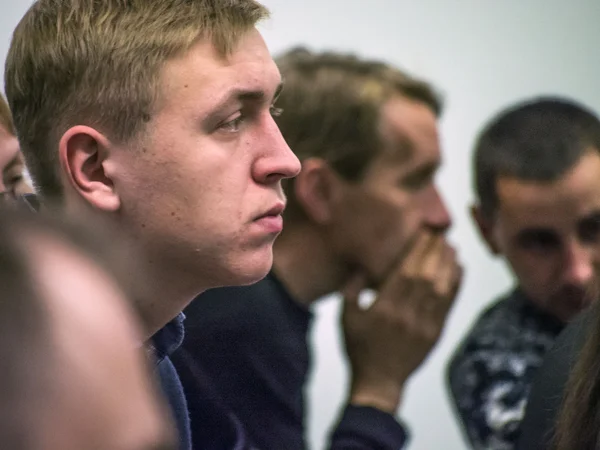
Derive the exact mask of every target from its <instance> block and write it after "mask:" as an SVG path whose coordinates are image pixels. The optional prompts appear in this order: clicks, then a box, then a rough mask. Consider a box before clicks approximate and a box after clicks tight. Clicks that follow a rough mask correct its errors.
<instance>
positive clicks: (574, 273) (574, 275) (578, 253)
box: [564, 242, 594, 287]
mask: <svg viewBox="0 0 600 450" xmlns="http://www.w3.org/2000/svg"><path fill="white" fill-rule="evenodd" d="M566 252H567V254H566V258H565V272H564V278H565V282H566V283H569V284H572V285H575V286H582V287H583V286H585V285H587V284H588V283H589V281H590V280H591V279H592V277H593V275H594V270H593V264H592V263H593V261H592V255H591V252H590V250H589V249H588V248H586V247H585V246H584V245H581V243H580V242H571V243H570V244H569V246H568V248H567V249H566Z"/></svg>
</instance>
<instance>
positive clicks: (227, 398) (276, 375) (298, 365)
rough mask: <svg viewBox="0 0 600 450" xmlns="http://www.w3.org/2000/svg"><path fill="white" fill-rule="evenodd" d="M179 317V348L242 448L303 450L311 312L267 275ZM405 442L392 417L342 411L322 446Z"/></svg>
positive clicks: (202, 299)
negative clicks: (242, 439) (234, 425)
mask: <svg viewBox="0 0 600 450" xmlns="http://www.w3.org/2000/svg"><path fill="white" fill-rule="evenodd" d="M185 315H186V321H185V325H186V339H185V341H184V343H183V345H182V347H183V348H184V350H185V352H186V354H187V355H188V356H189V357H190V358H191V359H193V361H194V363H195V364H197V365H198V367H199V369H200V370H201V372H202V373H203V374H205V375H206V376H207V377H208V378H209V379H210V380H211V382H212V384H213V386H214V388H215V391H216V393H217V394H218V396H219V397H220V400H221V401H222V403H223V404H224V405H225V407H226V408H227V409H228V411H230V413H231V415H232V416H233V417H236V418H237V419H239V422H240V423H241V424H243V429H244V433H245V434H246V436H247V440H248V442H252V444H253V445H254V446H255V447H256V448H257V449H260V450H281V449H285V450H305V449H306V448H307V445H306V441H305V426H304V424H305V404H304V389H305V384H306V381H307V376H308V372H309V368H310V353H309V350H308V342H307V339H308V333H309V329H310V325H311V322H312V313H311V312H310V311H309V310H308V309H307V308H305V307H303V306H301V305H300V304H298V303H297V302H296V301H294V300H293V299H292V298H291V297H290V295H289V294H288V293H287V291H286V290H285V289H284V287H283V285H282V284H281V283H280V282H279V281H278V280H277V279H276V278H275V277H274V276H273V275H269V276H267V278H265V279H264V280H262V281H261V282H259V283H257V284H255V285H252V286H244V287H233V288H220V289H213V290H210V291H207V292H205V293H204V294H202V295H201V296H199V297H198V298H197V299H195V300H194V302H192V304H191V305H190V306H189V307H188V308H187V309H186V311H185ZM174 362H176V365H177V363H182V362H181V361H174ZM178 371H179V367H178ZM181 372H183V371H180V373H181ZM187 375H188V376H189V377H191V378H188V377H184V376H182V383H183V384H184V389H186V391H187V392H186V395H187V396H188V398H189V396H190V395H191V396H194V393H193V390H195V389H197V388H196V387H195V385H196V380H195V377H194V376H193V374H192V373H187ZM188 401H189V402H191V400H188ZM192 407H193V405H192ZM194 417H199V415H198V414H192V415H191V420H192V437H193V438H194V440H196V438H195V436H194V435H195V434H198V433H202V430H201V428H203V427H204V424H203V423H202V421H201V420H194ZM405 438H406V433H405V431H404V428H403V426H402V425H401V424H400V423H399V422H397V421H396V420H395V419H394V417H393V416H391V415H389V414H386V413H383V412H382V411H379V410H376V409H373V408H358V407H353V406H349V407H347V408H346V409H345V411H344V413H343V414H342V417H341V419H340V421H339V423H338V426H337V428H336V430H335V432H334V433H333V434H332V439H331V444H330V445H331V447H330V448H331V449H335V450H342V449H343V450H352V449H357V450H358V449H373V450H379V449H381V450H388V449H389V450H399V449H401V448H402V446H403V443H404V441H405ZM225 448H228V447H225Z"/></svg>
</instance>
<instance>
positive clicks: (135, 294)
mask: <svg viewBox="0 0 600 450" xmlns="http://www.w3.org/2000/svg"><path fill="white" fill-rule="evenodd" d="M65 211H66V212H67V214H70V215H72V216H74V217H76V218H77V219H78V220H81V221H83V223H84V224H86V225H88V226H90V227H91V228H92V229H98V230H102V229H104V231H105V232H106V231H108V233H106V237H109V238H117V239H119V240H120V242H119V245H118V248H119V251H118V253H119V256H120V258H121V259H125V260H126V262H125V264H124V265H123V269H124V270H123V271H129V270H130V269H131V270H133V272H132V273H128V274H125V275H122V274H121V275H120V276H118V278H119V280H118V281H120V282H121V283H123V284H124V285H125V287H126V288H129V289H127V293H128V294H129V297H130V301H131V306H132V307H133V309H134V311H135V312H136V313H137V315H138V317H139V320H140V323H141V325H142V331H143V339H144V341H146V340H148V339H150V338H151V337H152V336H153V335H154V334H155V333H156V332H157V331H159V330H160V329H161V328H163V327H164V326H165V325H166V324H168V323H169V322H170V321H171V320H173V319H174V318H175V317H177V315H178V314H179V313H181V312H182V311H183V309H185V308H186V307H187V305H189V304H190V303H191V301H192V300H193V299H194V298H195V297H196V296H197V295H199V294H200V293H202V292H203V291H205V290H206V289H208V287H211V286H210V284H209V283H203V282H202V280H200V279H199V278H200V277H198V274H184V273H182V271H181V270H180V268H179V267H176V266H175V265H169V264H166V263H165V262H164V261H163V258H161V257H160V256H156V255H154V256H152V255H150V254H148V253H147V252H146V251H145V249H144V248H143V247H142V246H141V245H140V243H139V242H138V241H137V239H136V237H135V236H131V235H129V233H128V232H127V230H126V229H124V228H123V227H122V226H121V224H119V223H117V222H114V221H112V220H111V218H109V217H107V216H106V215H103V214H98V213H97V212H96V211H95V210H93V209H90V208H89V207H87V206H86V205H84V206H82V205H81V204H80V203H77V202H75V201H72V200H71V201H70V202H68V203H67V204H66V209H65ZM204 286H206V287H204Z"/></svg>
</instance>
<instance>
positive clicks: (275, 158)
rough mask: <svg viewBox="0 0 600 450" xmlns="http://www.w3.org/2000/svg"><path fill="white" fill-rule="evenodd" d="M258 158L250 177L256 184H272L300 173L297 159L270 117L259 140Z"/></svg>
mask: <svg viewBox="0 0 600 450" xmlns="http://www.w3.org/2000/svg"><path fill="white" fill-rule="evenodd" d="M261 141H262V142H261V143H260V147H261V152H260V157H259V158H257V159H256V161H255V163H254V165H253V168H252V176H253V178H254V179H255V180H256V182H257V183H261V184H273V183H277V182H278V181H280V180H282V179H284V178H293V177H295V176H296V175H298V174H299V173H300V169H301V165H300V161H299V160H298V157H297V156H296V155H295V154H294V152H292V150H291V149H290V147H289V146H288V145H287V143H286V142H285V139H284V138H283V136H282V135H281V132H280V131H279V128H278V127H277V124H276V123H275V121H274V120H273V118H272V117H271V116H269V119H267V123H266V125H265V129H264V135H263V138H262V139H261Z"/></svg>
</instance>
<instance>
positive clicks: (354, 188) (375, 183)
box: [329, 96, 451, 286]
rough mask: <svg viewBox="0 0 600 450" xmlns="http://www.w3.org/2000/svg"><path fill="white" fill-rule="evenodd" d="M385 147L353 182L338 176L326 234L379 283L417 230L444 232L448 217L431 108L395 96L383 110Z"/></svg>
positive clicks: (346, 257) (347, 258)
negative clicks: (436, 179)
mask: <svg viewBox="0 0 600 450" xmlns="http://www.w3.org/2000/svg"><path fill="white" fill-rule="evenodd" d="M381 131H382V137H383V139H384V143H385V144H384V146H385V149H384V151H383V152H382V154H381V155H380V156H378V157H377V158H376V159H375V160H374V161H373V162H372V164H371V165H370V167H369V169H368V171H367V173H366V174H365V176H364V178H363V179H362V180H361V181H360V182H357V183H348V182H345V181H342V180H339V184H340V186H341V188H340V189H339V193H338V195H337V196H336V197H337V198H336V199H335V201H334V204H333V210H332V213H331V217H332V224H331V226H330V227H329V236H330V239H331V242H332V243H333V245H334V248H335V251H336V252H337V253H338V254H339V255H340V257H341V258H342V260H343V261H344V262H345V263H346V264H348V265H350V266H354V267H356V268H358V269H359V270H362V271H364V272H365V273H366V274H367V275H368V277H369V278H370V279H371V284H373V285H375V286H378V285H379V284H380V283H381V282H382V281H383V280H384V279H385V278H386V277H387V275H388V273H389V272H390V270H391V268H392V267H393V265H394V263H396V262H397V261H398V260H399V259H400V258H402V257H403V256H404V254H405V252H406V250H407V248H408V245H409V244H410V243H411V242H412V240H413V239H415V237H416V235H417V234H418V232H419V231H420V230H423V229H429V230H433V231H435V232H441V233H443V232H445V231H446V230H447V229H448V228H449V226H450V224H451V219H450V216H449V214H448V211H447V210H446V207H445V205H444V202H443V200H442V198H441V196H440V194H439V192H438V190H437V187H436V186H435V183H434V176H435V174H436V172H437V169H438V167H439V165H440V159H441V156H440V144H439V137H438V130H437V123H436V117H435V114H434V113H433V112H432V111H431V110H430V109H429V108H428V107H427V106H426V105H425V104H423V103H419V102H416V101H412V100H409V99H405V98H403V97H399V96H398V97H395V98H393V99H391V100H390V101H389V102H388V103H387V104H386V105H385V106H384V108H383V110H382V117H381Z"/></svg>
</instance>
